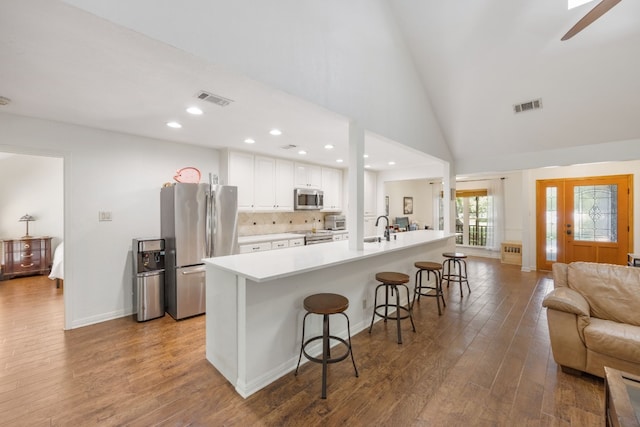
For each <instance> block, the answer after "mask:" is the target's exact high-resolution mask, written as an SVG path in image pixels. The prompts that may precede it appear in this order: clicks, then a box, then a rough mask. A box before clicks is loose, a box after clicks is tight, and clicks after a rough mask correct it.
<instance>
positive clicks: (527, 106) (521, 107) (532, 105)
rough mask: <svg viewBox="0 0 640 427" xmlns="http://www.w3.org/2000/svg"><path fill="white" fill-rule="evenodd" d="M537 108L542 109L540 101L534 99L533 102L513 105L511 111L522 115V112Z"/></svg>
mask: <svg viewBox="0 0 640 427" xmlns="http://www.w3.org/2000/svg"><path fill="white" fill-rule="evenodd" d="M538 108H542V99H534V100H533V101H527V102H523V103H521V104H515V105H514V106H513V111H514V112H516V113H522V112H524V111H529V110H537V109H538Z"/></svg>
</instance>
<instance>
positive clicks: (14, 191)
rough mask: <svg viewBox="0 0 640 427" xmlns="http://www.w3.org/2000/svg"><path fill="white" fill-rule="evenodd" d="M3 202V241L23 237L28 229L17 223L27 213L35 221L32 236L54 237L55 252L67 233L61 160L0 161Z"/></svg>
mask: <svg viewBox="0 0 640 427" xmlns="http://www.w3.org/2000/svg"><path fill="white" fill-rule="evenodd" d="M0 200H1V201H2V203H0V239H1V238H7V239H8V238H18V237H21V236H24V234H25V231H26V225H25V223H24V222H19V221H18V219H20V217H21V216H23V215H25V214H27V213H28V214H30V215H31V216H33V217H34V218H36V221H32V222H29V235H31V236H49V237H52V238H53V240H52V250H53V249H54V248H55V247H56V246H57V244H58V243H60V241H61V240H62V237H63V230H64V222H63V220H64V210H63V160H62V158H60V157H57V158H56V157H43V156H29V155H9V156H7V157H3V158H0ZM52 253H53V252H52Z"/></svg>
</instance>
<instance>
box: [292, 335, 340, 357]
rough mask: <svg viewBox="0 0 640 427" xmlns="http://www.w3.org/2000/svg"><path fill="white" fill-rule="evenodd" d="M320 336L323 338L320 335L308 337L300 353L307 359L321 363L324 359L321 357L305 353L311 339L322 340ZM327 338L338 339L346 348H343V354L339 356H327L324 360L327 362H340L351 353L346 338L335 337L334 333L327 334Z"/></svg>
mask: <svg viewBox="0 0 640 427" xmlns="http://www.w3.org/2000/svg"><path fill="white" fill-rule="evenodd" d="M322 338H323V337H322V335H318V336H317V337H312V338H309V339H308V340H306V341H305V342H304V344H303V345H302V354H304V356H305V357H306V358H307V359H309V360H311V361H312V362H317V363H323V362H324V361H323V359H322V358H318V357H315V356H311V355H310V354H309V353H307V345H308V344H310V343H311V342H313V341H317V340H322ZM329 340H336V341H339V342H340V343H342V344H344V345H345V346H346V349H345V350H346V351H345V353H344V354H341V355H340V356H336V357H331V358H328V359H327V360H326V362H327V363H337V362H341V361H343V360H344V359H346V358H347V357H349V355H350V354H351V346H350V345H349V343H348V342H347V340H345V339H343V338H340V337H336V336H334V335H329Z"/></svg>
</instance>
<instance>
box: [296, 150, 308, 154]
mask: <svg viewBox="0 0 640 427" xmlns="http://www.w3.org/2000/svg"><path fill="white" fill-rule="evenodd" d="M298 154H300V155H305V154H307V152H306V151H304V150H300V151H298Z"/></svg>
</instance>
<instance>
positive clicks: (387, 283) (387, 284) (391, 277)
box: [369, 271, 416, 344]
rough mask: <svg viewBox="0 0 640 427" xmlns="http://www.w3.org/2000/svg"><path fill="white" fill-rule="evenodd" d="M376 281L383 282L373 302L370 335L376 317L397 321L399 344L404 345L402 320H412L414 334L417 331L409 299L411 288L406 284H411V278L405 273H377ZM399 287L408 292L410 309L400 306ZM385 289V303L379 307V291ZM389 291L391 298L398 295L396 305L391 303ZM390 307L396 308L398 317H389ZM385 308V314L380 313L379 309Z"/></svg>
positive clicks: (377, 287) (408, 298) (378, 287)
mask: <svg viewBox="0 0 640 427" xmlns="http://www.w3.org/2000/svg"><path fill="white" fill-rule="evenodd" d="M376 280H377V281H378V282H382V283H381V284H380V285H378V286H376V293H375V297H374V301H373V316H372V317H371V326H369V333H371V329H372V328H373V321H374V319H375V318H376V315H378V316H380V317H382V318H383V319H384V321H385V323H386V322H387V319H390V320H395V321H396V324H397V327H398V344H402V332H401V330H400V320H402V319H407V318H409V319H411V327H412V328H413V332H415V331H416V325H415V324H414V323H413V316H412V314H411V303H410V297H409V288H408V287H407V285H406V284H405V283H408V282H409V276H407V275H406V274H403V273H395V272H390V271H385V272H382V273H376ZM398 286H402V287H403V288H405V289H406V291H407V304H408V305H409V308H406V307H403V306H401V305H400V291H399V289H398ZM382 287H384V294H385V295H384V303H383V304H380V305H378V289H380V288H382ZM389 291H391V296H392V297H393V293H394V292H395V294H396V302H395V304H390V303H389ZM389 307H395V309H396V315H395V316H393V317H392V316H390V315H389ZM381 308H384V314H381V313H379V312H378V309H381ZM401 311H402V312H404V313H406V314H405V315H404V316H403V315H401Z"/></svg>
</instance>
